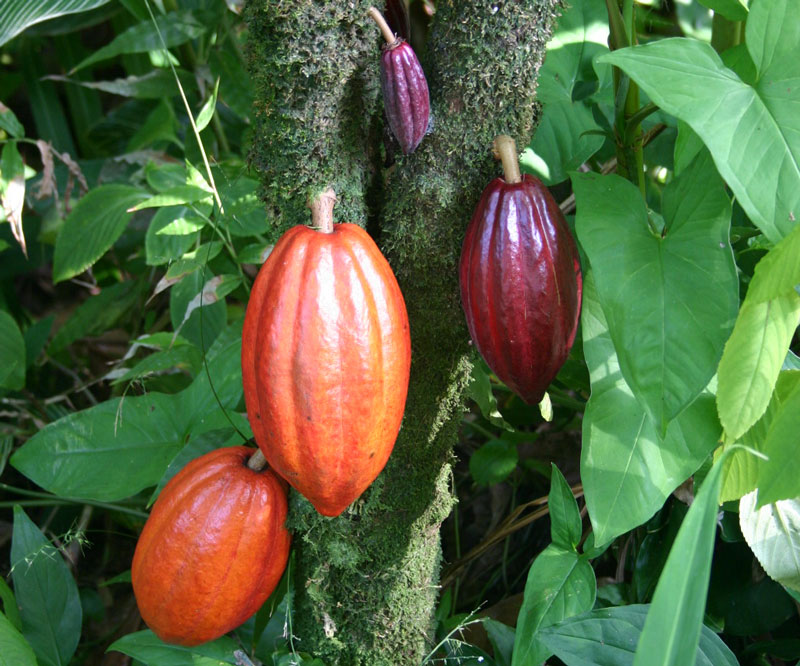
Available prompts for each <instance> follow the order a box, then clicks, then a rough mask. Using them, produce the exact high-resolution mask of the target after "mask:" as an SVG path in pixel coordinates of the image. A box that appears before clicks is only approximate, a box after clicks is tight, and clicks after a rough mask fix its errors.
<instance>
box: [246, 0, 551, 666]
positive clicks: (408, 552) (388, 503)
mask: <svg viewBox="0 0 800 666" xmlns="http://www.w3.org/2000/svg"><path fill="white" fill-rule="evenodd" d="M370 4H376V5H377V6H378V7H379V8H380V9H382V8H383V7H382V2H377V3H371V2H369V1H368V0H354V1H352V2H319V1H314V0H249V2H248V4H247V6H246V12H247V20H248V25H249V29H250V34H249V43H250V49H249V52H250V65H251V72H252V74H253V77H254V84H255V97H256V106H255V136H254V148H253V154H252V159H253V163H254V165H255V166H256V167H257V168H258V169H259V170H260V171H261V174H262V178H263V183H264V197H265V201H266V202H267V205H268V207H269V209H270V212H271V214H273V215H274V219H275V226H274V231H275V234H276V236H277V235H278V234H279V233H281V232H282V231H284V230H285V229H286V228H288V227H289V226H291V225H293V224H307V223H308V220H309V214H308V211H307V210H306V208H305V204H306V200H307V198H308V197H309V195H313V194H315V193H317V192H319V191H321V190H323V189H325V188H326V187H329V186H330V187H333V188H334V190H335V191H336V192H337V195H338V197H339V203H338V204H337V207H336V210H335V217H336V220H337V222H343V221H348V222H357V223H359V224H362V225H364V226H366V227H367V228H368V229H369V231H370V232H372V233H373V235H374V236H375V237H376V239H377V240H378V242H379V244H380V245H381V247H382V248H383V249H384V252H385V253H386V254H387V256H388V258H389V261H390V263H391V264H392V266H393V268H394V270H395V273H396V274H397V277H398V280H399V282H400V286H401V288H402V289H403V294H404V296H405V299H406V305H407V307H408V312H409V318H410V322H411V338H412V369H411V385H410V388H409V397H408V403H407V406H406V412H405V418H404V421H403V426H402V428H401V431H400V436H399V437H398V440H397V443H396V445H395V449H394V452H393V453H392V457H391V458H390V460H389V464H388V465H387V467H386V469H385V470H384V472H383V474H382V475H381V476H380V477H379V478H378V480H377V481H376V482H375V483H374V484H373V486H372V487H371V488H370V489H369V490H368V491H367V492H366V493H365V494H364V495H363V496H362V498H361V499H359V500H358V501H357V502H356V503H354V504H353V506H351V507H350V509H348V510H347V511H346V512H345V513H344V514H343V515H342V516H340V517H339V518H335V519H328V518H323V517H321V516H319V515H317V514H316V512H315V511H314V510H313V508H312V507H311V505H310V504H309V503H308V502H306V501H305V500H304V499H303V498H301V497H299V496H298V495H297V494H296V493H294V494H293V499H292V506H291V514H290V525H291V527H292V529H293V530H294V533H295V541H294V544H295V548H296V562H297V566H296V577H295V589H296V593H297V596H296V611H295V624H294V633H295V636H296V637H297V639H298V640H297V641H296V643H295V645H296V647H297V649H298V650H302V651H304V652H309V653H312V654H314V655H315V656H318V657H320V658H321V659H323V661H324V662H325V663H326V664H328V665H329V666H333V665H334V664H342V665H347V666H349V665H363V666H383V665H384V664H386V665H388V664H391V665H393V666H398V665H406V664H408V665H413V666H417V665H418V664H419V663H420V662H421V661H422V659H423V658H424V657H425V655H426V654H428V652H429V651H430V650H431V649H432V647H433V644H434V641H433V638H434V624H433V611H434V608H435V602H436V599H437V592H438V587H437V583H438V577H439V565H440V542H439V526H440V525H441V523H442V521H443V520H444V519H445V518H446V517H447V515H448V514H449V513H450V510H451V508H452V505H453V502H454V497H453V494H452V489H451V471H450V465H451V459H452V455H453V454H452V448H453V444H454V442H455V439H456V434H457V428H458V424H459V421H460V416H461V413H462V410H463V407H464V397H463V396H464V391H465V389H466V387H467V385H468V382H469V376H470V369H471V361H470V359H471V358H472V357H471V348H470V345H469V336H468V334H467V331H466V326H465V324H464V317H463V314H462V312H461V306H460V301H459V292H458V278H457V264H458V256H459V252H460V249H461V240H462V238H463V235H464V230H465V228H466V226H467V223H468V222H469V219H470V216H471V214H472V210H473V208H474V206H475V204H476V202H477V201H478V198H479V196H480V193H481V191H482V190H483V188H484V187H485V186H486V185H487V184H488V182H489V180H490V179H491V178H492V177H495V176H496V175H498V174H499V167H498V166H497V165H496V164H495V163H494V160H493V158H492V154H491V145H492V140H493V139H494V137H495V136H496V135H497V134H510V135H511V136H513V137H514V138H515V139H516V140H517V143H518V145H520V146H524V145H526V144H527V142H528V140H529V138H530V136H531V133H532V131H533V127H534V124H535V121H536V118H537V113H538V107H537V105H536V102H535V88H536V75H537V72H538V69H539V66H540V64H541V61H542V58H543V55H544V46H545V43H546V41H547V39H548V38H549V36H550V34H551V31H552V28H553V24H554V18H555V16H556V13H557V10H558V8H559V6H560V3H559V1H558V0H514V1H511V0H495V2H488V1H486V0H439V2H438V3H437V14H436V16H435V20H434V25H433V27H432V30H431V32H430V35H429V41H428V45H427V49H426V53H427V60H426V61H424V62H423V67H424V69H425V71H426V74H427V77H428V83H429V87H430V92H431V111H432V115H433V118H434V126H433V132H432V133H431V134H430V135H429V136H427V137H426V138H425V139H424V140H423V142H422V144H421V146H420V147H419V148H418V149H417V151H416V152H415V153H414V154H413V155H411V156H408V157H400V158H399V159H398V162H397V164H396V165H395V166H394V167H393V168H391V169H384V168H383V161H384V151H383V144H382V136H383V128H382V125H383V122H382V111H381V99H380V83H379V81H380V78H379V77H380V73H379V59H380V44H381V40H382V37H381V35H380V33H379V32H378V30H377V28H376V27H375V25H374V23H373V22H372V21H371V19H369V18H368V17H367V9H368V8H369V6H370Z"/></svg>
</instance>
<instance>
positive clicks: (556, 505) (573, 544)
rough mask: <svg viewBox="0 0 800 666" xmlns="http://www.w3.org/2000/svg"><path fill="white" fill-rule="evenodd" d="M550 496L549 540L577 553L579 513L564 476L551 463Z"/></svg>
mask: <svg viewBox="0 0 800 666" xmlns="http://www.w3.org/2000/svg"><path fill="white" fill-rule="evenodd" d="M551 468H552V472H551V475H550V494H549V495H548V496H547V506H548V508H549V510H550V539H551V540H552V541H553V543H554V544H555V545H556V546H560V547H561V548H564V549H565V550H574V551H576V552H577V548H578V543H580V540H581V534H582V526H581V512H580V510H579V509H578V503H577V502H576V501H575V496H574V495H573V494H572V489H571V488H570V487H569V484H568V483H567V480H566V479H565V478H564V475H563V474H562V473H561V471H560V470H559V469H558V467H556V465H555V463H551Z"/></svg>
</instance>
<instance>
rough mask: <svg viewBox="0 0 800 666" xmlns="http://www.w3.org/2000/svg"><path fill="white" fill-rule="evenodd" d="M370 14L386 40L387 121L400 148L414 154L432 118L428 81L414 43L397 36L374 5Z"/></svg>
mask: <svg viewBox="0 0 800 666" xmlns="http://www.w3.org/2000/svg"><path fill="white" fill-rule="evenodd" d="M369 15H370V16H371V17H372V19H373V20H374V21H375V22H376V23H377V24H378V26H379V27H380V28H381V32H382V33H383V37H384V39H385V40H386V44H384V45H383V53H382V54H381V89H382V91H383V108H384V110H385V111H386V120H387V121H388V123H389V128H390V129H391V130H392V134H394V136H395V138H396V139H397V141H398V143H399V144H400V148H401V149H402V151H403V152H404V153H405V154H406V155H408V154H410V153H413V152H414V150H416V148H417V146H418V145H419V143H420V141H422V137H423V136H425V132H426V131H427V130H428V121H429V120H430V108H431V107H430V98H429V96H428V82H427V81H426V80H425V73H424V72H423V71H422V66H421V65H420V64H419V60H418V59H417V55H416V54H415V53H414V49H412V48H411V45H410V44H409V43H408V42H407V41H405V40H404V39H403V38H402V37H397V36H395V35H394V33H393V32H392V30H391V28H390V27H389V26H388V25H387V23H386V21H385V20H384V18H383V16H382V15H381V13H380V12H379V11H378V10H377V9H375V8H374V7H371V8H370V10H369Z"/></svg>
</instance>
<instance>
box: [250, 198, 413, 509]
mask: <svg viewBox="0 0 800 666" xmlns="http://www.w3.org/2000/svg"><path fill="white" fill-rule="evenodd" d="M334 200H335V196H334V195H333V193H332V191H328V192H327V193H325V194H323V195H322V196H321V197H320V198H319V199H318V200H317V205H319V206H322V207H323V208H325V212H324V213H322V212H320V209H319V208H318V209H317V211H315V213H314V216H313V218H312V219H313V221H314V222H318V221H319V219H321V217H320V216H322V217H324V218H325V221H324V222H322V223H321V224H320V223H317V224H315V226H317V227H322V229H323V230H321V231H320V230H316V229H313V228H310V227H306V226H302V225H300V226H296V227H293V228H292V229H289V231H287V232H286V233H285V234H284V235H283V236H282V237H281V238H280V239H279V240H278V242H277V244H276V245H275V248H274V249H273V250H272V252H271V254H270V255H269V257H268V258H267V260H266V262H265V263H264V265H263V266H262V267H261V270H260V271H259V274H258V277H257V278H256V281H255V284H254V286H253V290H252V292H251V294H250V301H249V303H248V305H247V312H246V314H245V321H244V331H243V333H242V379H243V381H244V395H245V402H246V405H247V415H248V418H249V420H250V425H251V427H252V429H253V434H254V435H255V440H256V443H257V444H258V446H259V447H260V448H261V450H262V451H263V453H264V456H265V457H266V459H267V461H268V462H269V464H270V467H272V468H273V469H274V470H275V471H276V472H277V473H278V474H280V475H281V476H282V477H283V478H284V479H286V480H287V481H288V482H289V483H290V484H291V485H292V486H294V487H295V488H296V489H297V490H298V491H299V492H300V493H302V494H303V495H304V496H305V497H306V498H308V499H309V500H310V501H311V503H312V504H313V505H314V506H315V507H316V509H317V511H319V512H320V513H321V514H323V515H325V516H337V515H339V514H340V513H341V512H342V511H344V510H345V508H347V506H348V505H349V504H351V503H352V502H353V501H354V500H355V499H356V498H357V497H358V496H359V495H360V494H361V493H362V492H364V490H366V488H367V487H368V486H369V485H370V484H371V483H372V482H373V481H374V480H375V478H376V477H377V476H378V474H379V473H380V471H381V470H382V469H383V467H384V465H385V464H386V461H387V460H388V458H389V454H390V453H391V452H392V448H393V447H394V442H395V439H396V438H397V433H398V430H399V429H400V422H401V420H402V418H403V410H404V408H405V401H406V393H407V391H408V375H409V366H410V362H411V340H410V337H409V327H408V316H407V314H406V307H405V302H404V301H403V295H402V294H401V293H400V287H399V286H398V284H397V280H396V279H395V277H394V273H392V269H391V268H390V267H389V263H388V262H387V261H386V259H385V258H384V256H383V255H382V254H381V252H380V250H379V249H378V247H377V245H375V243H374V241H373V240H372V239H371V238H370V237H369V235H368V234H367V232H366V231H364V230H363V229H361V228H360V227H358V226H356V225H354V224H336V225H334V224H333V221H332V209H333V202H334ZM312 209H313V206H312Z"/></svg>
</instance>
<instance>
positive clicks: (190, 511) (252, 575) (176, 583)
mask: <svg viewBox="0 0 800 666" xmlns="http://www.w3.org/2000/svg"><path fill="white" fill-rule="evenodd" d="M253 452H254V449H252V448H249V447H246V446H236V447H228V448H222V449H217V450H215V451H211V452H210V453H207V454H205V455H203V456H201V457H200V458H196V459H195V460H192V461H191V462H190V463H189V464H187V465H186V466H185V467H184V468H183V469H182V470H181V471H180V472H178V474H176V475H175V476H174V477H173V478H172V479H171V480H170V481H169V482H168V483H167V484H166V485H165V486H164V488H163V490H162V491H161V494H160V495H159V496H158V499H157V500H156V503H155V504H154V506H153V510H152V512H151V513H150V517H149V518H148V519H147V522H146V523H145V526H144V529H143V530H142V534H141V536H140V537H139V541H138V543H137V544H136V552H135V553H134V556H133V565H132V566H131V581H132V583H133V592H134V594H135V596H136V603H137V604H138V606H139V611H140V613H141V614H142V618H143V619H144V621H145V622H146V623H147V626H148V627H150V629H152V630H153V632H154V633H155V634H156V635H157V636H158V637H159V638H160V639H161V640H163V641H165V642H167V643H175V644H177V645H185V646H191V645H199V644H200V643H205V642H206V641H210V640H214V639H215V638H219V637H220V636H222V635H223V634H225V633H227V632H228V631H230V630H231V629H235V628H236V627H238V626H239V625H240V624H242V623H243V622H244V621H245V620H247V618H248V617H250V616H251V615H252V614H253V613H255V612H256V611H257V610H258V609H259V608H260V607H261V605H262V604H263V603H264V602H265V601H266V600H267V598H268V597H269V595H270V594H272V591H273V590H274V589H275V586H276V585H277V584H278V582H279V581H280V578H281V575H282V574H283V570H284V568H285V567H286V561H287V559H288V557H289V546H290V541H291V538H290V536H289V532H288V531H287V530H286V527H285V525H284V523H285V522H286V513H287V501H286V489H285V486H284V484H283V481H282V480H280V479H279V478H278V477H277V476H276V475H275V474H273V473H272V471H271V470H269V469H262V470H258V471H256V470H254V469H252V468H250V467H248V460H249V459H250V458H251V456H253V458H256V457H258V458H261V455H260V454H259V453H257V452H256V453H255V454H253ZM261 459H262V460H263V458H261Z"/></svg>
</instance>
